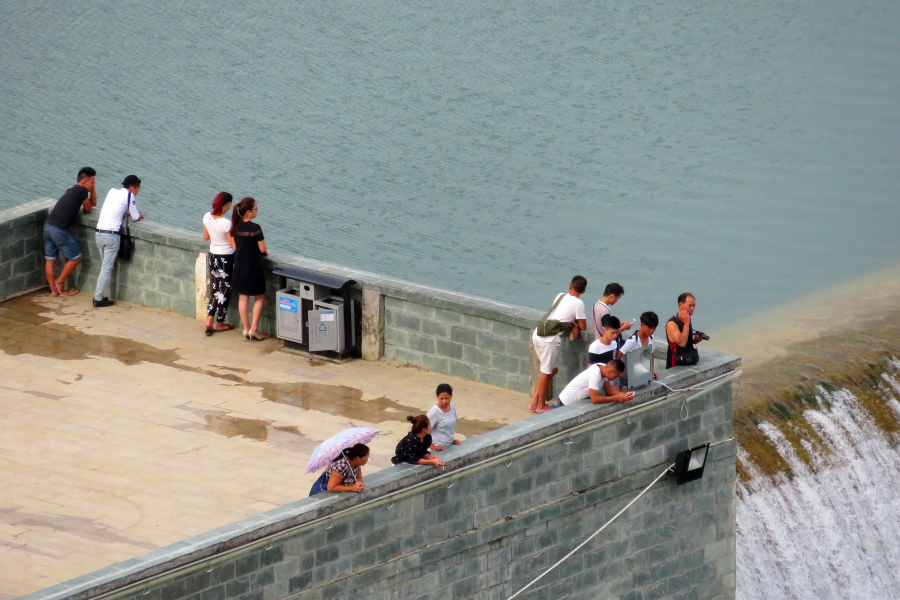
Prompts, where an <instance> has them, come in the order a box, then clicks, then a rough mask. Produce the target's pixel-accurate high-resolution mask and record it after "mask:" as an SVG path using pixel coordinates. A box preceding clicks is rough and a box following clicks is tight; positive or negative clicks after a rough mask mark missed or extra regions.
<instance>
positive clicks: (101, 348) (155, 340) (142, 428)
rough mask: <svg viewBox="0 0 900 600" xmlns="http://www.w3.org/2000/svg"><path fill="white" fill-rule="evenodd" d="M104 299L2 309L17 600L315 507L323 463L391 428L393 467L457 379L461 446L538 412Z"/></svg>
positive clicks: (6, 594)
mask: <svg viewBox="0 0 900 600" xmlns="http://www.w3.org/2000/svg"><path fill="white" fill-rule="evenodd" d="M90 300H91V298H90V294H80V295H78V296H74V297H65V298H51V297H50V296H49V294H35V295H29V296H23V297H20V298H16V299H13V300H10V301H7V302H4V303H2V304H0V373H2V375H0V408H2V412H3V418H2V420H0V600H5V599H6V598H12V597H16V596H18V595H21V594H25V593H29V592H32V591H35V590H38V589H41V588H44V587H47V586H49V585H52V584H54V583H58V582H60V581H65V580H67V579H70V578H72V577H76V576H78V575H82V574H85V573H88V572H90V571H93V570H95V569H98V568H101V567H104V566H107V565H109V564H112V563H115V562H118V561H121V560H125V559H127V558H130V557H133V556H136V555H138V554H142V553H144V552H146V551H147V550H149V549H153V548H157V547H161V546H164V545H167V544H171V543H173V542H176V541H178V540H181V539H183V538H185V537H188V536H191V535H194V534H197V533H201V532H204V531H208V530H210V529H213V528H215V527H218V526H221V525H225V524H227V523H230V522H233V521H235V520H238V519H241V518H244V517H247V516H250V515H253V514H256V513H259V512H262V511H265V510H268V509H270V508H274V507H275V506H278V505H281V504H285V503H287V502H291V501H294V500H297V499H299V498H302V497H305V496H306V495H307V494H308V492H309V488H310V486H311V485H312V482H313V480H314V479H315V475H306V474H305V467H306V461H307V458H308V456H309V453H310V452H311V451H312V450H313V449H314V448H315V447H316V446H317V445H318V444H319V443H320V442H321V441H322V440H324V439H326V438H327V437H329V436H331V435H333V434H334V433H337V432H338V431H341V430H342V429H345V428H347V427H354V426H373V427H376V428H378V429H381V430H382V433H381V434H379V435H378V436H377V437H376V438H375V440H374V441H373V442H372V444H370V446H371V448H372V459H371V460H370V461H369V464H368V467H367V468H366V469H365V472H373V471H377V470H379V469H381V468H384V467H386V466H388V465H389V464H390V460H389V459H390V456H391V455H392V454H393V449H394V446H395V445H396V442H397V441H398V440H399V439H400V438H401V437H402V436H403V435H405V433H406V432H407V431H408V423H407V422H406V421H405V417H406V415H408V414H421V413H424V412H426V411H427V410H428V409H429V408H430V407H431V406H432V405H433V404H434V389H435V387H436V386H437V384H438V383H440V382H443V381H447V382H449V383H451V385H453V388H454V403H455V404H456V406H457V412H458V413H459V415H460V417H461V418H460V421H459V423H458V428H457V431H458V433H459V434H460V436H459V437H461V438H464V437H467V436H472V435H477V434H479V433H482V432H485V431H490V430H493V429H496V428H498V427H501V426H503V425H505V424H508V423H513V422H516V421H519V420H521V419H524V418H527V417H528V416H530V415H531V414H532V413H530V412H529V411H528V410H527V409H526V408H525V407H526V405H527V403H528V398H527V397H526V396H525V395H524V394H519V393H516V392H512V391H509V390H503V389H499V388H494V387H491V386H487V385H483V384H478V383H475V382H470V381H466V380H462V379H458V378H454V377H449V376H445V375H438V374H433V373H428V372H425V371H421V370H419V369H417V368H411V367H405V366H400V365H396V364H391V363H388V362H378V363H371V362H365V361H352V362H349V363H345V364H343V365H336V364H332V363H328V362H323V361H313V360H309V359H307V358H304V357H301V356H298V355H296V354H292V353H288V352H283V351H280V350H279V348H280V346H281V343H280V341H278V340H275V339H269V340H266V341H263V342H256V343H250V342H245V341H243V340H242V338H241V336H240V333H238V332H236V331H230V332H223V333H217V334H215V335H214V336H212V337H210V338H208V337H205V336H204V335H203V325H202V324H201V323H200V322H198V321H195V320H193V319H190V318H187V317H182V316H177V315H172V314H169V313H164V312H160V311H155V310H151V309H145V308H140V307H135V306H133V305H128V304H122V305H117V306H115V307H112V308H106V309H102V310H94V309H93V308H92V307H91V303H90Z"/></svg>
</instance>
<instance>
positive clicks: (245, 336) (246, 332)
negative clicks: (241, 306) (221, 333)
mask: <svg viewBox="0 0 900 600" xmlns="http://www.w3.org/2000/svg"><path fill="white" fill-rule="evenodd" d="M244 339H245V340H247V341H248V342H249V341H250V330H248V329H245V330H244Z"/></svg>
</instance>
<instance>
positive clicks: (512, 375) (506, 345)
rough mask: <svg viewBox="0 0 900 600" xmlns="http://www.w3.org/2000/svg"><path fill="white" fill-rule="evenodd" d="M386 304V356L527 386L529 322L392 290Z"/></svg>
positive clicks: (491, 381)
mask: <svg viewBox="0 0 900 600" xmlns="http://www.w3.org/2000/svg"><path fill="white" fill-rule="evenodd" d="M384 310H385V324H384V351H385V354H386V355H387V356H390V357H393V358H396V359H398V360H402V361H405V362H408V363H412V364H415V365H420V366H422V367H424V368H425V369H428V370H429V371H434V372H437V373H444V374H447V375H456V376H459V377H464V378H466V379H472V380H474V381H481V382H483V383H488V384H491V385H496V386H498V387H503V388H508V389H512V390H517V391H520V392H526V393H527V392H528V388H529V383H530V379H529V356H530V352H531V341H530V340H531V330H530V329H529V328H528V326H527V325H526V326H522V325H519V324H510V323H505V322H503V321H500V320H499V319H498V318H497V317H496V315H491V316H494V318H487V317H485V316H477V315H474V314H465V313H462V312H459V311H458V310H453V309H452V308H440V307H436V306H429V305H427V304H424V303H423V302H422V301H419V302H413V301H410V300H403V299H400V298H392V297H389V296H388V297H386V298H385V302H384ZM484 313H488V311H487V309H484Z"/></svg>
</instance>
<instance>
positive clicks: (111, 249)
mask: <svg viewBox="0 0 900 600" xmlns="http://www.w3.org/2000/svg"><path fill="white" fill-rule="evenodd" d="M95 179H96V172H95V171H94V169H92V168H90V167H85V168H83V169H81V171H79V173H78V178H77V182H76V185H74V186H73V187H71V188H69V189H68V190H66V192H65V193H64V194H63V195H62V197H61V198H60V199H59V201H58V202H57V203H56V205H55V206H54V208H53V209H52V210H51V211H50V213H49V215H48V216H47V219H46V222H45V224H44V254H45V259H46V262H45V274H46V277H47V283H48V285H49V287H50V293H51V294H52V295H53V296H60V295H64V296H65V295H67V296H71V295H74V294H77V293H78V290H77V289H75V288H68V289H66V286H65V282H66V279H67V278H68V276H69V275H71V274H72V272H73V271H74V270H75V268H76V267H77V266H78V264H79V263H80V262H81V256H82V255H81V251H80V249H79V247H78V243H77V242H76V240H75V239H74V238H73V237H72V235H71V233H70V231H69V229H70V228H71V226H72V224H73V223H74V222H75V220H76V218H77V216H78V213H79V211H80V210H84V212H85V213H90V212H91V211H92V210H93V208H94V207H96V205H97V194H96V190H95ZM140 189H141V180H140V179H139V178H138V177H137V176H136V175H129V176H127V177H126V178H125V179H124V180H123V182H122V187H121V188H113V189H111V190H110V191H109V192H108V193H107V195H106V199H105V200H104V202H103V205H102V207H101V209H100V216H99V218H98V220H97V227H96V233H95V239H96V243H97V248H98V249H99V252H100V274H99V276H98V278H97V286H96V289H95V291H94V307H95V308H102V307H106V306H112V305H113V304H114V301H113V300H110V299H109V297H108V296H105V295H104V292H105V289H106V286H107V284H108V282H109V279H110V275H111V273H112V270H113V267H114V265H115V261H116V258H117V257H120V256H121V257H122V258H125V259H126V260H127V259H128V253H127V252H126V253H125V255H124V256H122V252H121V250H122V246H123V242H122V239H123V232H122V228H123V226H124V227H126V228H127V223H128V220H129V219H131V220H133V221H140V220H141V219H143V218H144V214H143V213H142V212H140V211H138V210H137V206H136V200H135V199H136V197H137V195H138V193H139V192H140ZM229 210H231V212H230V214H229ZM258 214H259V206H258V205H257V202H256V200H254V199H253V198H250V197H246V198H243V199H242V200H240V201H239V202H238V203H237V204H234V202H233V197H232V195H231V194H229V193H228V192H220V193H219V194H217V195H216V197H215V198H214V199H213V202H212V210H210V212H208V213H206V214H205V215H204V216H203V239H205V240H207V241H209V244H210V245H209V274H210V279H211V294H210V299H209V304H208V307H207V320H206V335H207V336H211V335H213V334H214V333H215V332H218V331H226V330H229V329H234V326H233V325H229V324H227V323H225V315H226V313H227V311H228V306H229V304H230V302H231V295H232V294H233V293H236V294H238V297H239V298H238V312H239V313H240V318H241V324H242V325H243V336H244V338H245V339H247V340H262V339H264V337H263V336H262V335H261V334H260V333H259V331H258V329H257V328H258V325H259V320H260V317H261V316H262V309H263V303H264V301H265V291H266V284H265V271H264V269H263V264H262V259H263V257H264V256H266V255H267V250H266V242H265V237H264V236H263V232H262V228H261V227H260V226H259V225H258V224H256V223H254V222H253V219H254V218H256V216H257V215H258ZM229 217H230V218H229ZM123 220H124V225H123ZM126 231H127V229H126ZM126 237H127V234H126ZM60 254H62V255H63V256H64V257H65V259H66V263H65V264H64V265H63V268H62V271H61V273H60V274H59V275H58V276H57V275H56V274H55V263H56V260H57V258H58V257H59V255H60ZM586 289H587V280H586V279H585V278H584V277H582V276H580V275H577V276H575V277H574V278H573V279H572V281H571V283H570V284H569V289H568V291H567V292H564V293H561V294H558V295H557V296H556V299H555V300H554V303H553V306H552V307H551V308H550V310H549V311H548V312H547V314H546V315H544V317H543V318H542V319H541V320H540V321H539V322H538V326H537V328H536V329H535V330H534V332H533V334H532V337H531V340H532V344H533V346H534V350H535V352H536V354H537V356H538V359H539V360H540V377H539V379H538V381H537V385H536V386H535V392H534V396H533V397H532V399H531V403H530V405H529V407H528V408H529V409H531V410H533V411H536V412H539V413H541V412H547V411H549V410H551V409H552V408H554V407H553V406H552V405H549V404H547V394H548V392H549V389H550V384H551V381H552V379H553V377H554V375H556V373H557V372H558V368H557V365H556V363H557V355H558V352H559V347H560V343H561V341H560V336H561V335H563V334H568V336H569V339H570V340H572V341H574V340H576V339H578V337H579V336H580V335H581V332H582V331H584V330H585V329H586V328H587V320H586V316H585V307H584V302H583V301H582V300H581V296H582V294H584V293H585V290H586ZM624 294H625V289H624V288H623V287H622V286H621V285H620V284H618V283H610V284H609V285H607V286H606V288H605V289H604V291H603V296H602V297H601V298H600V299H599V300H598V301H597V302H596V304H595V305H594V307H593V312H592V321H593V323H592V325H593V331H594V341H593V342H592V343H591V344H590V346H589V347H588V357H587V358H588V361H587V362H588V368H587V369H586V370H584V371H583V372H582V373H580V374H578V375H577V376H576V377H574V378H573V379H572V380H571V381H570V382H568V385H566V387H565V388H564V389H563V390H562V392H560V394H559V400H560V403H561V404H571V403H572V402H576V401H579V400H584V399H590V401H591V402H593V403H595V404H597V403H605V402H625V401H627V400H630V399H631V398H632V397H633V396H634V392H623V391H622V389H621V381H620V379H621V377H622V375H623V373H624V372H625V364H624V362H623V358H626V359H627V356H626V355H627V354H628V353H629V352H631V351H633V350H635V349H638V348H641V347H647V346H651V347H652V346H653V343H654V338H653V335H654V333H655V332H656V328H657V326H658V325H659V317H658V316H657V315H656V313H654V312H649V311H648V312H644V313H643V314H642V315H641V317H640V324H639V326H638V329H637V331H635V332H634V333H633V335H631V336H630V337H628V338H627V339H625V338H624V336H623V334H624V333H625V332H628V331H630V330H631V329H632V327H633V326H634V325H635V322H634V321H622V320H620V319H619V318H618V317H616V316H614V315H613V314H612V309H613V306H615V304H616V303H617V302H618V301H619V300H620V299H621V298H622V296H623V295H624ZM251 297H253V309H252V317H251V316H250V298H251ZM695 306H696V301H695V299H694V296H693V295H692V294H689V293H684V294H681V295H680V296H679V297H678V313H677V314H676V315H675V316H673V317H672V318H671V319H669V320H668V322H667V323H666V338H667V341H668V351H667V358H666V368H669V367H673V366H678V365H690V364H695V363H696V362H697V360H698V359H699V357H698V354H697V350H696V348H695V347H694V345H695V344H697V343H698V342H700V341H701V340H703V339H709V338H708V337H707V336H706V335H705V334H703V333H702V332H699V331H695V330H694V329H693V326H692V324H691V317H692V315H693V314H694V308H695ZM653 377H654V378H655V377H656V373H653ZM436 396H437V399H436V402H435V405H434V406H433V407H432V408H431V409H430V410H429V411H428V413H427V414H425V415H418V416H409V417H407V420H408V421H409V422H410V424H411V429H410V432H409V434H407V435H406V437H404V438H403V439H402V440H400V442H399V443H398V444H397V447H396V450H395V455H394V457H393V458H392V459H391V461H392V462H393V463H394V464H399V463H409V464H417V465H432V466H435V467H442V466H444V463H443V461H441V459H440V458H438V457H437V456H436V455H435V454H434V452H440V451H442V450H444V449H445V448H447V447H449V446H450V445H453V444H459V440H457V439H456V437H455V431H456V420H457V416H456V407H455V406H454V404H453V389H452V388H451V387H450V385H449V384H446V383H442V384H440V385H439V386H438V387H437V391H436ZM368 459H369V448H368V447H367V446H366V445H365V444H356V445H354V446H352V447H350V448H346V449H345V450H344V451H343V452H342V453H341V454H340V455H339V456H338V457H336V458H335V459H334V460H333V461H332V462H331V463H330V464H329V466H328V467H327V468H326V470H325V473H324V474H323V476H322V477H321V478H320V479H319V480H317V482H316V484H315V485H314V486H313V489H312V490H311V494H315V493H318V492H322V491H330V492H361V491H362V490H363V489H364V486H363V482H362V470H361V468H362V466H364V465H365V464H366V463H367V462H368Z"/></svg>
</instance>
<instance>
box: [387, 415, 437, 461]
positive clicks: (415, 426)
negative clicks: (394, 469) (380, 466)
mask: <svg viewBox="0 0 900 600" xmlns="http://www.w3.org/2000/svg"><path fill="white" fill-rule="evenodd" d="M406 420H407V421H409V422H410V423H412V431H411V432H409V433H408V434H406V437H405V438H403V439H402V440H400V443H398V444H397V449H396V450H395V452H396V454H397V455H396V456H394V457H393V458H391V462H392V463H394V464H395V465H399V464H400V463H409V464H411V465H434V466H435V467H443V466H444V461H442V460H441V459H439V458H437V457H436V456H432V455H431V454H430V453H429V452H428V449H429V448H430V447H431V422H430V421H429V420H428V417H426V416H425V415H419V416H418V417H413V416H409V417H406Z"/></svg>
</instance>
